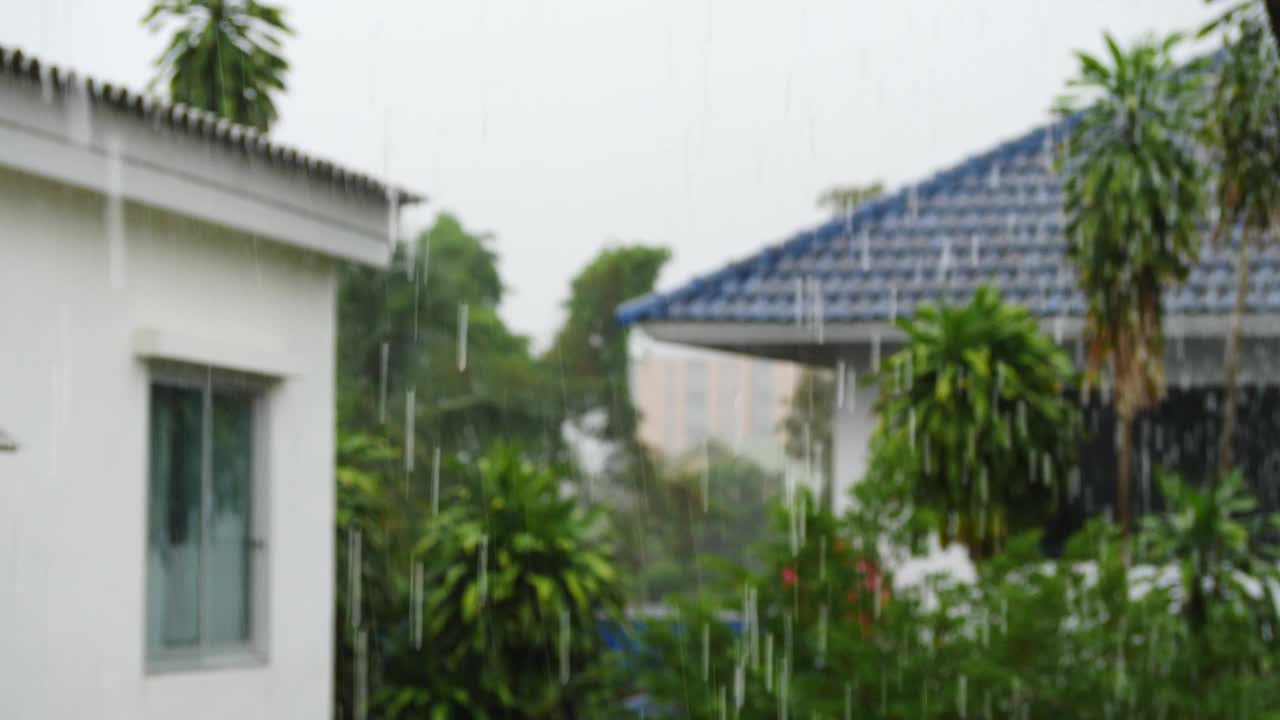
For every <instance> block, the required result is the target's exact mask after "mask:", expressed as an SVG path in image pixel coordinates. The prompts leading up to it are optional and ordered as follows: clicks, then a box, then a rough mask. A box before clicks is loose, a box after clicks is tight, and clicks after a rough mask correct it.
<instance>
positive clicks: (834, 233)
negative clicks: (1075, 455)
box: [616, 120, 1280, 509]
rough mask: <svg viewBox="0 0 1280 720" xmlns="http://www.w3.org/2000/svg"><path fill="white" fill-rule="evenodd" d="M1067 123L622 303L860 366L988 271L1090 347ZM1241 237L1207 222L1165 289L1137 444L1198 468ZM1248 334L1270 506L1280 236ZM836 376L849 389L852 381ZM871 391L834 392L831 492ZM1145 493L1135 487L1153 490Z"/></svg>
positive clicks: (1276, 424) (755, 347)
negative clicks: (1070, 196)
mask: <svg viewBox="0 0 1280 720" xmlns="http://www.w3.org/2000/svg"><path fill="white" fill-rule="evenodd" d="M1067 122H1069V121H1065V120H1064V121H1061V122H1057V123H1054V124H1051V125H1047V126H1043V127H1039V128H1036V129H1034V130H1032V131H1030V132H1028V133H1026V134H1024V135H1022V136H1021V137H1018V138H1015V139H1013V140H1010V141H1008V142H1004V143H1001V144H999V145H997V146H995V147H994V148H992V149H990V150H987V151H985V152H982V153H979V154H976V155H974V156H972V157H970V158H969V159H967V160H965V161H963V162H961V163H959V164H958V165H955V166H954V167H951V168H949V169H946V170H943V171H942V172H939V173H936V174H934V175H932V176H930V177H927V178H925V179H923V180H922V181H920V182H917V183H914V184H911V185H908V186H906V187H904V188H902V189H900V190H898V191H897V192H894V193H892V194H888V195H885V196H882V197H880V198H878V199H875V200H873V201H870V202H867V203H865V204H863V205H862V206H860V207H858V208H857V209H855V210H854V211H852V212H850V213H849V214H847V215H844V216H840V217H835V218H832V219H830V220H828V221H826V222H824V223H822V224H821V225H819V226H818V227H816V228H813V229H811V230H807V231H804V232H801V233H798V234H797V235H795V236H794V237H792V238H790V239H788V240H786V241H784V242H782V243H779V244H777V245H774V246H770V247H766V248H764V249H762V250H759V251H758V252H755V253H753V254H751V255H749V256H748V257H746V258H744V259H741V260H738V261H736V262H731V263H729V264H727V265H725V266H724V267H722V268H721V269H719V270H716V271H714V272H712V273H709V274H707V275H704V276H701V277H697V278H694V279H693V280H690V281H689V282H686V283H684V284H682V285H680V286H678V287H676V288H675V289H672V290H669V291H666V292H659V293H654V294H652V295H648V296H645V297H641V298H637V299H634V300H631V301H629V302H627V303H625V304H623V305H622V306H620V307H619V308H618V310H617V312H616V318H617V320H618V321H619V322H621V323H624V324H628V325H634V326H638V327H640V328H642V329H643V330H644V331H645V333H646V334H648V335H649V336H651V337H653V338H656V339H658V340H663V341H669V342H675V343H680V344H685V345H692V346H698V347H705V348H714V349H718V350H728V351H734V352H741V353H746V354H749V355H756V356H762V357H771V358H776V359H782V360H790V361H796V362H802V363H807V364H811V365H819V366H826V367H828V368H835V367H842V368H845V369H846V371H848V372H851V373H856V374H859V375H862V374H865V373H867V372H869V371H871V370H874V369H875V368H876V367H877V366H878V363H879V358H880V357H881V356H882V354H884V353H888V352H890V351H892V350H893V349H894V343H895V342H896V341H899V340H900V339H901V337H902V335H901V333H900V331H898V330H897V329H896V328H895V327H894V325H893V320H894V319H895V318H896V317H898V316H903V315H906V314H909V313H911V312H912V311H913V309H914V308H915V307H916V306H917V305H919V304H921V303H926V302H928V303H964V302H967V301H968V299H969V298H970V296H971V295H972V294H973V292H974V290H975V288H976V287H978V286H979V285H982V284H984V283H993V284H995V285H996V286H997V287H999V288H1000V290H1001V292H1002V294H1003V296H1004V298H1005V299H1006V300H1008V301H1012V302H1016V303H1019V304H1022V305H1024V306H1026V307H1028V308H1030V309H1031V310H1032V312H1033V313H1035V315H1037V316H1038V317H1039V318H1041V320H1042V327H1043V328H1044V329H1045V331H1046V332H1048V333H1050V334H1051V335H1052V336H1054V337H1055V339H1057V340H1058V341H1059V342H1060V343H1061V344H1063V345H1064V346H1066V347H1067V348H1068V349H1069V350H1072V351H1073V352H1074V353H1075V356H1076V358H1077V361H1078V362H1080V361H1082V360H1083V353H1082V346H1081V342H1080V331H1081V329H1082V325H1083V318H1084V314H1085V301H1084V297H1083V296H1082V294H1081V293H1080V291H1079V290H1078V289H1077V287H1076V278H1075V273H1074V272H1073V270H1072V268H1071V267H1070V265H1069V264H1068V263H1067V262H1066V258H1065V240H1064V237H1063V224H1064V222H1063V221H1064V218H1063V211H1062V184H1061V180H1060V179H1059V178H1058V177H1057V176H1056V175H1055V173H1054V171H1053V163H1054V159H1055V156H1056V153H1057V149H1058V143H1059V142H1060V141H1061V140H1062V139H1064V138H1065V137H1066V133H1067V131H1068V126H1067ZM1233 240H1234V241H1235V242H1238V240H1239V236H1238V234H1237V236H1236V237H1235V238H1234V239H1233ZM1237 251H1238V247H1236V246H1234V243H1233V245H1230V246H1226V247H1221V248H1215V247H1212V246H1211V245H1210V243H1209V233H1208V230H1207V229H1206V231H1205V245H1204V248H1203V250H1202V252H1201V260H1200V262H1199V264H1198V265H1197V266H1196V267H1195V268H1194V269H1193V270H1192V272H1191V274H1190V277H1189V278H1188V280H1187V282H1185V283H1184V284H1182V285H1180V286H1177V287H1170V288H1169V289H1168V290H1167V291H1166V293H1165V297H1164V302H1165V305H1164V309H1165V317H1166V334H1167V337H1168V340H1167V342H1166V352H1167V354H1168V357H1167V358H1166V363H1167V365H1166V368H1167V376H1168V378H1169V382H1170V385H1171V392H1170V398H1169V400H1168V402H1166V404H1165V406H1164V407H1163V408H1161V409H1160V410H1159V411H1157V412H1156V413H1154V414H1153V415H1152V416H1151V417H1149V418H1145V419H1144V421H1143V422H1142V423H1140V424H1139V425H1140V427H1139V432H1140V433H1147V435H1143V436H1142V438H1141V439H1139V443H1144V442H1150V443H1156V444H1160V443H1163V447H1164V449H1163V451H1162V452H1163V453H1164V454H1163V455H1161V456H1159V457H1158V459H1159V460H1161V461H1168V462H1169V463H1170V464H1173V465H1177V466H1178V467H1179V468H1180V469H1183V470H1184V472H1186V473H1187V474H1194V473H1197V472H1204V471H1205V470H1206V469H1207V468H1211V467H1213V465H1212V462H1211V460H1212V458H1211V457H1209V456H1207V455H1206V454H1205V453H1206V452H1208V453H1212V452H1213V447H1214V446H1215V443H1214V442H1212V440H1211V439H1212V438H1214V437H1216V428H1217V427H1218V425H1219V420H1218V419H1217V414H1216V411H1215V409H1216V400H1215V399H1214V390H1213V389H1214V388H1216V387H1217V386H1220V385H1221V383H1222V378H1223V376H1224V374H1223V368H1222V365H1223V362H1222V361H1223V353H1224V340H1225V336H1226V333H1227V330H1228V327H1229V322H1228V318H1229V316H1230V314H1231V312H1232V309H1233V306H1234V301H1235V294H1236V288H1237V285H1236V279H1237V272H1236V261H1237V257H1238V255H1237ZM1244 333H1245V335H1244V341H1243V348H1244V349H1243V353H1242V358H1241V377H1242V384H1243V385H1245V386H1246V392H1245V400H1244V404H1243V405H1242V407H1241V418H1240V420H1239V422H1238V423H1237V427H1240V428H1245V430H1243V431H1241V432H1240V433H1238V434H1237V435H1238V437H1237V443H1238V445H1239V446H1240V447H1238V449H1237V452H1236V457H1237V458H1242V463H1243V464H1244V466H1245V468H1246V475H1247V476H1249V477H1250V479H1251V480H1253V481H1254V483H1255V487H1265V488H1267V493H1268V496H1267V497H1268V498H1270V499H1269V500H1268V502H1267V504H1270V505H1272V506H1277V505H1280V497H1271V496H1274V495H1276V494H1277V488H1280V449H1276V448H1273V447H1271V446H1273V445H1274V443H1273V442H1269V441H1267V438H1274V437H1277V436H1280V398H1277V397H1276V396H1277V393H1276V388H1275V387H1273V386H1275V385H1277V384H1278V383H1277V380H1278V379H1280V362H1277V359H1278V358H1280V356H1278V355H1277V354H1276V351H1277V349H1280V345H1278V344H1277V338H1280V245H1275V244H1273V245H1271V246H1269V247H1266V248H1264V249H1260V250H1259V251H1257V252H1256V253H1254V254H1253V260H1252V266H1251V276H1250V281H1249V290H1248V301H1247V315H1246V318H1245V322H1244ZM1073 345H1074V348H1072V346H1073ZM838 386H843V387H845V388H848V389H849V390H848V392H850V393H853V392H855V391H854V390H853V388H855V387H856V383H855V382H853V378H849V382H845V383H840V384H838ZM1255 391H1256V392H1255ZM873 397H874V389H859V390H857V391H856V396H855V397H854V398H851V399H849V401H847V402H844V403H837V404H836V405H837V407H838V408H839V409H838V410H837V418H836V420H835V422H834V423H833V427H834V428H835V430H834V433H835V437H834V439H833V442H834V444H835V446H836V447H835V452H834V453H833V455H834V462H833V466H834V467H833V468H832V473H833V477H834V480H835V483H836V485H837V488H838V489H839V488H840V487H842V486H844V487H847V486H848V485H849V484H850V483H852V482H854V481H855V480H856V479H857V478H858V477H860V476H861V474H862V472H863V468H864V467H865V463H866V444H867V440H868V437H869V435H870V432H871V430H872V428H873V427H874V424H875V417H874V413H873V410H872V407H871V405H872V399H873ZM1162 413H1163V414H1162ZM1086 416H1087V417H1086V420H1087V422H1088V424H1089V425H1090V428H1091V429H1092V430H1094V431H1095V432H1094V434H1093V435H1094V437H1096V438H1103V437H1107V436H1108V435H1107V428H1108V427H1110V425H1109V423H1111V422H1113V420H1112V419H1111V417H1110V411H1109V408H1107V407H1106V404H1105V403H1100V402H1098V403H1096V404H1095V407H1093V408H1092V410H1090V411H1088V412H1086ZM1148 436H1149V437H1148ZM1178 436H1181V443H1179V442H1177V438H1178ZM1095 445H1096V447H1094V448H1093V451H1096V452H1098V453H1103V454H1106V453H1110V452H1111V449H1110V447H1109V445H1108V443H1106V442H1102V441H1099V442H1097V443H1095ZM1206 448H1207V450H1206ZM1171 453H1172V456H1171ZM1086 465H1088V466H1089V467H1087V468H1086V473H1093V474H1094V475H1095V477H1093V478H1092V483H1093V490H1094V494H1095V495H1096V496H1097V498H1100V499H1108V498H1110V497H1112V491H1111V489H1110V487H1111V483H1112V482H1113V480H1112V478H1111V477H1110V476H1111V472H1112V470H1111V469H1112V468H1113V467H1114V463H1113V462H1102V461H1099V462H1096V463H1086ZM1140 473H1145V475H1136V476H1138V477H1147V478H1149V476H1150V472H1149V471H1148V470H1140ZM1086 480H1087V481H1089V478H1086ZM1144 482H1145V481H1144ZM1086 484H1088V482H1087V483H1086ZM1147 484H1149V483H1147ZM1143 492H1145V491H1143V490H1141V489H1140V497H1139V502H1140V503H1142V502H1146V503H1149V502H1150V501H1151V495H1150V493H1149V492H1147V493H1146V495H1145V496H1142V493H1143ZM839 495H843V493H838V496H839ZM1101 502H1102V500H1099V502H1098V503H1097V504H1098V505H1100V504H1101ZM1095 509H1096V508H1095Z"/></svg>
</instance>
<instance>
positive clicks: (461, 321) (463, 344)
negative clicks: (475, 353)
mask: <svg viewBox="0 0 1280 720" xmlns="http://www.w3.org/2000/svg"><path fill="white" fill-rule="evenodd" d="M467 315H468V312H467V304H466V303H462V304H460V305H458V372H466V370H467Z"/></svg>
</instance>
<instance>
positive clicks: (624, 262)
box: [543, 245, 671, 446]
mask: <svg viewBox="0 0 1280 720" xmlns="http://www.w3.org/2000/svg"><path fill="white" fill-rule="evenodd" d="M670 258H671V252H670V251H669V250H667V249H666V248H661V247H651V246H647V245H621V246H616V247H609V248H606V249H604V250H602V251H601V252H600V253H599V254H598V255H596V257H595V258H594V259H593V260H592V261H591V262H590V263H589V264H588V265H587V266H586V267H585V268H583V269H582V271H581V272H579V273H578V274H577V275H576V276H575V277H574V278H573V283H572V284H571V285H570V294H569V299H568V300H567V301H566V302H565V310H566V311H567V317H566V318H565V321H564V325H563V326H561V328H560V331H559V332H558V333H556V337H555V339H554V340H553V341H552V344H551V348H550V349H549V350H548V351H547V353H546V354H545V356H544V357H543V362H544V363H545V364H546V365H547V367H548V368H549V370H550V371H551V372H552V373H554V374H555V376H556V377H558V378H560V379H561V380H562V381H563V382H565V383H566V384H567V387H568V389H567V390H566V392H565V393H564V398H563V399H564V403H565V406H566V409H567V412H568V415H569V417H570V418H573V419H575V420H581V419H583V418H584V416H587V415H589V414H590V413H593V412H598V411H603V413H604V418H603V424H602V426H601V428H600V430H599V432H598V433H597V434H598V435H599V437H600V438H601V439H604V440H607V441H610V442H620V443H622V444H623V445H624V446H625V445H633V444H634V443H635V442H636V440H635V433H636V428H637V424H638V420H639V419H638V416H637V413H636V409H635V406H634V404H633V403H632V402H631V390H630V384H629V380H630V375H629V367H630V365H629V362H628V356H627V337H628V334H629V329H628V328H626V327H624V326H622V325H620V324H619V323H617V322H616V321H615V320H614V317H613V312H614V310H615V309H616V308H617V307H618V305H620V304H622V303H623V302H624V301H626V300H629V299H631V298H634V297H638V296H640V295H644V294H646V293H649V292H652V291H653V288H654V283H655V282H656V281H657V278H658V272H659V271H660V270H661V269H662V266H663V265H665V264H666V262H667V260H669V259H670Z"/></svg>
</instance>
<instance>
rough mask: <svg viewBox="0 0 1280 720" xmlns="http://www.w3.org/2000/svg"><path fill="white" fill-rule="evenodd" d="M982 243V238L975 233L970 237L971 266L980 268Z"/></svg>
mask: <svg viewBox="0 0 1280 720" xmlns="http://www.w3.org/2000/svg"><path fill="white" fill-rule="evenodd" d="M981 243H982V238H981V236H979V235H978V233H974V234H973V235H970V236H969V264H971V265H973V266H974V267H978V255H980V254H981V248H980V245H981Z"/></svg>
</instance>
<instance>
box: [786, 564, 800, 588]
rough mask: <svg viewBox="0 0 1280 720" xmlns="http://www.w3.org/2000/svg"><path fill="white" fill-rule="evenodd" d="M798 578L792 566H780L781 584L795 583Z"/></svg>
mask: <svg viewBox="0 0 1280 720" xmlns="http://www.w3.org/2000/svg"><path fill="white" fill-rule="evenodd" d="M799 579H800V577H799V576H798V575H796V571H795V570H794V569H793V568H791V567H784V568H782V584H783V585H795V584H796V581H797V580H799Z"/></svg>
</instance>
